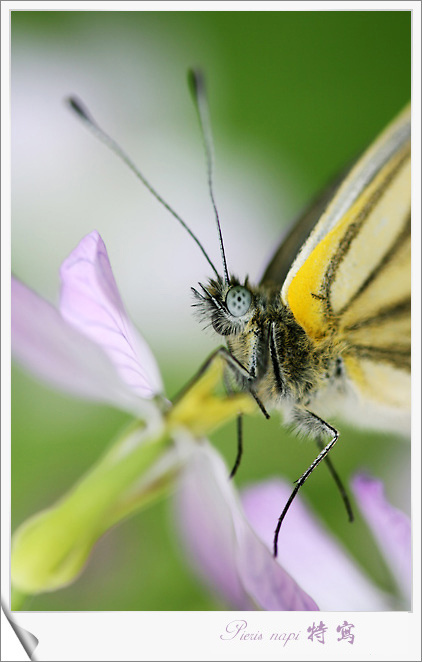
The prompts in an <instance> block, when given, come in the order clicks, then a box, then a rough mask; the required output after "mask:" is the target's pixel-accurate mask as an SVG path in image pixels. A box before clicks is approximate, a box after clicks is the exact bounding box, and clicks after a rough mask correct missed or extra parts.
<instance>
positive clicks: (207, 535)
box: [176, 443, 318, 611]
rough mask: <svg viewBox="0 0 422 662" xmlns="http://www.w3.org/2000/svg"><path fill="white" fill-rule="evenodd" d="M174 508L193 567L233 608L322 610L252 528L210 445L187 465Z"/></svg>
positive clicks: (194, 455)
mask: <svg viewBox="0 0 422 662" xmlns="http://www.w3.org/2000/svg"><path fill="white" fill-rule="evenodd" d="M176 505H177V513H178V518H179V521H180V526H181V531H182V536H183V540H184V543H185V545H186V547H187V550H188V553H189V556H190V558H191V560H192V563H193V565H194V566H195V567H196V569H197V570H198V571H199V573H200V574H201V576H202V578H203V579H204V580H205V581H206V582H207V583H208V584H209V586H210V587H211V588H212V589H214V590H215V591H217V592H218V593H220V594H221V595H222V596H223V597H224V599H225V600H226V601H227V603H228V604H230V606H231V607H233V608H235V609H253V608H255V609H256V608H258V609H266V610H285V611H293V610H299V611H300V610H303V611H314V610H317V609H318V607H317V605H316V604H315V602H314V601H313V600H312V599H311V598H310V597H309V595H307V594H306V593H305V592H304V591H303V590H302V589H301V588H300V587H299V585H298V584H297V583H296V582H295V581H294V580H293V579H292V577H291V576H290V575H289V574H288V573H287V572H286V571H285V570H284V569H283V568H282V567H281V565H280V564H279V563H277V561H275V560H274V558H273V556H272V553H271V551H270V550H268V549H267V548H266V547H265V545H264V544H263V543H262V542H261V541H260V540H259V538H258V537H257V536H256V534H255V533H254V531H253V530H252V528H251V527H250V526H249V524H248V522H247V521H246V519H245V516H244V514H243V511H242V508H241V505H240V502H239V500H238V498H237V495H236V492H235V490H234V488H233V485H232V483H231V481H229V478H228V470H227V467H226V466H225V465H224V463H223V461H222V460H221V458H220V456H219V455H218V454H217V453H216V452H215V451H214V450H213V449H212V447H210V446H209V445H208V444H206V443H203V444H201V445H200V446H198V447H197V448H196V449H195V451H194V452H193V454H192V457H191V459H190V461H189V462H188V463H187V466H186V469H185V471H184V473H183V476H182V478H181V484H180V489H179V491H178V493H177V497H176Z"/></svg>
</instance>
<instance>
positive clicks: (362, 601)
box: [242, 479, 391, 611]
mask: <svg viewBox="0 0 422 662" xmlns="http://www.w3.org/2000/svg"><path fill="white" fill-rule="evenodd" d="M292 487H293V486H292V485H288V484H286V483H284V482H282V481H281V480H280V479H273V480H269V481H266V482H263V483H259V484H257V485H254V486H252V487H249V488H247V489H245V490H243V491H242V503H243V507H244V509H245V514H246V516H247V518H248V520H249V522H250V524H251V525H252V527H253V529H254V530H255V531H256V533H257V535H258V536H259V537H260V538H261V540H263V541H264V543H265V544H266V545H267V547H268V548H269V549H272V545H273V537H274V529H275V525H276V523H277V520H278V518H279V516H280V514H281V511H282V510H283V507H284V505H285V504H286V502H287V500H288V498H289V496H290V494H291V491H292ZM351 526H352V525H351ZM278 560H279V563H280V564H281V565H282V566H283V568H285V570H286V571H287V572H289V573H290V574H291V575H292V577H294V578H295V580H296V581H297V582H298V583H299V584H300V586H301V587H302V589H303V590H304V591H306V592H307V593H308V594H309V595H312V597H313V599H314V600H315V601H316V602H317V604H318V606H319V608H320V609H321V610H323V611H327V610H330V611H382V610H388V609H391V603H390V602H389V601H388V600H387V599H386V597H385V596H384V594H383V593H381V591H379V590H378V589H377V588H376V587H375V586H374V585H373V584H372V583H371V581H370V580H369V579H368V578H367V577H366V576H365V575H364V573H363V572H362V570H361V569H360V568H359V567H358V566H357V564H356V563H355V562H354V561H353V560H352V558H351V557H350V556H349V555H348V554H347V552H346V551H345V549H344V548H343V547H342V545H341V544H340V543H339V541H338V540H336V539H335V538H334V536H333V535H332V534H330V533H329V532H328V531H327V529H326V528H325V527H324V526H323V525H322V523H321V522H319V521H318V520H317V518H316V517H315V516H314V515H311V513H310V512H309V511H308V509H307V508H306V507H305V505H304V504H303V502H302V500H301V498H300V497H299V496H298V497H296V499H295V501H294V502H293V504H292V505H291V507H290V510H289V512H288V514H287V516H286V519H285V520H284V522H283V525H282V528H281V531H280V536H279V541H278Z"/></svg>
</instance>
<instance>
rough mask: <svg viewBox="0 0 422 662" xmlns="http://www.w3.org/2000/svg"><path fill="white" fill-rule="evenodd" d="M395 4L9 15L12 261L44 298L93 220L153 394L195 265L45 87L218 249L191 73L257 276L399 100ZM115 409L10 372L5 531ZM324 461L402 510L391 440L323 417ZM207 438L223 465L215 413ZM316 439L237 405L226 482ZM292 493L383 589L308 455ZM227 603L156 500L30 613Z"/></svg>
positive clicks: (231, 243)
mask: <svg viewBox="0 0 422 662" xmlns="http://www.w3.org/2000/svg"><path fill="white" fill-rule="evenodd" d="M410 39H411V14H410V12H409V11H402V12H400V11H374V12H371V11H368V12H361V11H353V12H348V11H340V12H306V11H304V12H242V11H238V12H205V11H204V12H177V11H174V12H77V11H75V12H65V11H57V12H48V11H40V12H27V11H14V12H12V168H13V170H12V204H13V217H12V267H13V271H14V273H15V274H16V275H17V276H18V277H19V278H21V279H22V280H24V281H25V282H26V283H27V284H29V285H31V286H32V287H33V288H34V289H36V290H37V291H38V292H40V293H41V294H43V295H44V296H45V297H47V298H49V299H50V300H52V301H54V300H57V291H58V268H59V265H60V263H61V261H62V260H63V259H64V258H65V257H66V255H67V254H68V253H69V252H70V250H72V248H73V247H74V246H75V245H76V244H77V243H78V241H79V240H80V239H81V238H82V236H84V235H85V234H86V233H88V232H90V231H91V230H93V229H94V228H96V229H97V230H99V232H100V233H101V235H102V236H103V238H104V240H105V242H106V245H107V248H108V251H109V255H110V259H111V263H112V266H113V270H114V273H115V276H116V280H117V282H118V285H119V288H120V290H121V292H122V296H123V299H124V300H125V302H126V304H127V308H128V310H129V311H130V313H131V316H132V318H133V319H134V320H135V322H136V323H137V325H138V327H139V328H140V329H141V330H142V332H143V333H144V335H145V337H146V338H147V340H148V342H149V343H150V344H151V346H152V348H153V350H154V353H155V355H156V357H157V360H158V362H159V365H160V369H161V371H162V374H163V378H164V382H165V385H166V392H167V394H168V395H169V396H170V397H171V396H172V395H173V394H174V393H176V392H177V391H178V390H179V389H180V388H181V387H182V386H183V385H184V383H185V382H186V381H187V380H188V379H189V378H190V377H191V376H192V375H193V373H194V372H195V371H196V370H197V368H198V367H199V365H200V364H201V362H202V361H203V360H204V359H205V357H206V356H207V353H209V351H211V349H212V348H213V347H215V346H216V345H217V344H218V343H219V339H218V338H213V337H211V336H209V335H206V334H204V333H203V332H202V331H201V328H200V326H199V325H198V324H197V322H196V321H195V319H194V318H193V317H192V314H191V309H190V303H191V299H190V290H189V288H190V286H191V285H193V286H194V285H195V284H196V283H197V281H198V280H201V279H204V278H205V277H206V276H207V275H211V274H208V273H207V265H206V263H205V261H204V260H203V258H202V256H201V255H200V254H199V252H198V251H197V249H196V247H195V246H194V244H193V243H192V241H191V240H190V239H189V237H188V236H187V235H186V234H185V233H184V232H183V231H182V230H181V229H180V228H179V227H176V223H175V222H174V221H173V219H172V218H171V217H169V215H168V214H167V213H166V212H165V210H163V209H161V208H160V207H159V206H158V204H157V203H156V202H155V201H154V200H152V199H150V197H149V196H148V193H147V192H146V191H144V190H142V189H141V188H140V186H139V184H138V183H137V182H136V181H135V180H134V178H133V177H132V176H131V174H130V173H129V172H128V171H127V170H125V168H124V167H123V166H122V164H121V163H119V162H118V160H117V159H116V158H115V157H113V156H112V155H110V154H108V153H107V152H106V151H105V149H104V148H103V146H102V145H100V144H98V143H96V142H95V141H94V140H93V138H92V137H91V136H90V135H89V134H88V133H87V132H86V130H85V129H84V127H82V126H81V125H80V123H79V122H78V121H77V120H76V119H75V118H74V117H72V116H71V114H70V113H69V112H68V110H67V109H66V107H65V105H64V104H63V99H64V98H65V97H66V95H68V94H70V93H76V94H78V95H79V96H80V97H81V98H82V99H84V100H85V102H86V103H87V104H88V106H89V108H90V109H91V111H92V113H93V114H94V116H95V117H96V118H97V119H98V121H100V123H101V124H102V125H103V126H104V128H106V129H107V130H108V131H109V132H111V134H112V135H113V136H114V137H115V138H116V139H117V140H119V141H120V142H121V143H122V145H123V146H124V147H125V148H126V149H127V150H128V151H129V152H130V153H131V155H132V156H133V158H134V160H135V161H136V162H137V163H138V164H139V165H140V167H141V168H142V169H143V171H144V173H145V174H146V175H147V177H149V178H150V180H151V181H152V183H153V184H154V185H155V186H156V187H157V188H158V190H159V191H160V193H161V194H162V195H163V196H164V197H165V198H166V199H167V200H168V201H169V202H170V203H171V204H172V205H174V207H175V208H176V209H177V210H178V211H179V213H180V214H181V215H182V216H183V217H184V218H185V219H186V220H187V221H188V223H190V224H191V226H192V227H193V229H194V230H195V231H196V232H197V233H198V235H199V236H200V238H201V239H202V240H203V242H204V244H205V245H206V247H207V249H209V251H210V253H211V256H212V258H213V259H214V260H215V261H216V262H217V261H218V259H219V258H218V245H217V239H216V234H215V229H214V225H213V216H212V210H211V205H210V203H209V200H208V195H207V189H206V172H205V165H204V156H203V153H202V148H201V139H200V134H199V131H198V126H197V121H196V117H195V112H194V109H193V107H192V102H191V99H190V97H189V94H188V91H187V85H186V71H187V69H188V68H189V67H190V66H192V65H194V66H198V65H199V66H201V67H202V68H203V70H204V71H205V73H206V77H207V82H208V92H209V101H210V111H211V117H212V126H213V133H214V139H215V153H216V198H217V202H218V205H219V210H220V216H221V219H222V224H223V233H224V237H225V241H226V249H227V257H228V262H229V268H230V269H231V270H232V271H234V272H235V273H237V274H239V275H240V276H242V277H243V275H244V274H245V273H249V275H250V277H251V279H252V280H256V279H257V278H259V274H260V272H261V271H262V269H263V268H264V266H265V261H266V260H267V259H268V257H269V256H270V255H271V252H272V251H273V250H274V249H275V247H276V245H277V242H278V240H279V237H280V235H281V233H282V230H283V228H284V227H285V226H286V225H287V224H288V223H289V221H290V220H291V219H292V218H293V217H294V216H295V214H297V213H298V212H299V211H300V209H301V208H302V206H303V205H304V204H306V202H307V201H308V200H309V199H310V198H311V197H312V195H314V194H315V193H316V192H317V191H318V190H319V189H320V187H321V186H323V185H324V184H325V183H326V182H327V181H328V180H329V179H330V177H331V176H333V175H335V174H336V172H337V171H338V170H339V169H341V168H342V167H343V166H344V165H345V164H348V163H349V162H350V160H351V159H353V158H354V157H355V156H357V155H358V154H359V152H360V151H361V150H362V149H363V148H365V147H366V146H367V144H368V143H369V142H370V141H371V140H372V139H373V138H374V137H375V136H376V135H377V133H378V132H379V131H380V130H381V129H382V128H383V127H384V126H385V124H386V123H387V122H388V121H389V120H391V119H392V118H393V117H394V115H395V114H396V113H397V112H398V111H399V110H400V109H401V108H402V107H403V105H404V104H405V103H406V102H407V101H408V100H409V99H410V77H411V69H410V57H411V53H410ZM127 420H128V417H127V416H126V415H125V414H123V413H121V412H117V411H114V410H112V409H107V408H106V407H102V406H94V405H91V404H88V403H85V402H79V401H76V400H72V399H69V398H67V397H65V396H63V395H61V394H58V393H54V392H52V391H51V390H49V389H48V388H47V387H44V386H42V385H40V384H38V383H36V382H35V381H34V380H32V379H31V378H30V377H28V376H27V375H26V374H25V373H24V372H22V371H21V370H20V369H19V368H14V369H13V373H12V530H13V529H15V528H16V526H18V525H19V524H20V523H21V522H22V521H23V520H25V519H26V518H27V517H28V516H30V515H31V514H33V513H35V512H37V511H39V510H40V509H42V508H44V507H46V506H48V505H50V504H51V503H52V502H53V501H54V500H55V499H57V498H58V497H59V496H60V495H61V494H63V492H64V491H65V490H66V489H67V488H69V487H70V486H72V485H73V483H74V482H75V481H76V480H77V479H78V477H79V476H81V474H82V473H83V472H84V471H86V470H87V469H88V468H89V467H90V466H91V465H92V463H93V462H95V460H96V459H97V458H98V457H99V456H100V454H101V453H102V452H103V450H104V449H105V448H107V447H108V445H109V444H110V442H111V441H112V440H113V438H114V437H115V435H116V434H117V432H118V431H119V430H120V429H121V428H122V426H123V425H124V424H125V423H126V422H127ZM340 429H341V433H342V435H341V440H340V443H339V444H338V447H336V450H335V451H334V453H333V456H332V457H333V460H335V465H336V467H337V468H338V469H339V471H340V473H341V475H342V477H343V478H344V479H345V480H348V479H349V478H350V476H351V475H352V474H353V472H354V471H355V470H356V469H357V468H365V469H367V470H368V471H370V472H372V473H373V474H375V475H377V476H380V477H382V478H383V479H384V480H385V482H386V490H387V494H388V496H389V498H390V499H391V500H392V502H393V503H394V504H396V505H398V506H400V507H402V508H404V509H405V510H407V511H409V510H410V496H409V490H410V485H409V462H410V449H409V445H408V444H407V442H403V441H402V440H399V439H397V438H394V437H393V436H391V437H389V436H388V435H386V434H368V433H367V432H364V431H360V432H357V431H355V430H352V429H350V428H348V427H347V426H344V425H343V424H341V425H340ZM212 441H213V443H214V444H215V445H216V446H217V447H218V448H219V449H220V450H221V452H222V454H223V455H224V456H225V457H226V458H227V461H228V463H229V464H231V463H232V462H233V459H234V457H235V443H236V442H235V427H234V424H233V425H231V426H228V427H227V429H224V430H222V431H220V432H219V433H218V434H215V435H214V437H213V439H212ZM314 456H315V448H314V445H313V444H312V443H306V442H298V441H297V439H296V438H295V437H294V436H292V435H290V434H289V433H288V432H286V431H285V430H283V429H282V427H281V426H280V421H279V420H277V417H276V416H275V417H273V419H272V420H271V421H270V422H266V421H265V420H261V419H260V418H259V417H257V418H254V419H251V420H248V421H246V424H245V453H244V458H243V462H242V465H241V468H240V470H239V472H238V475H237V478H236V482H237V484H238V485H239V486H241V485H243V484H246V483H249V482H251V481H255V480H259V479H264V478H266V477H269V476H273V475H280V476H283V477H286V478H287V479H288V480H290V481H292V480H294V479H296V478H297V477H298V476H299V475H300V474H301V473H302V472H303V470H304V469H305V468H306V467H307V466H308V465H309V464H310V462H311V461H312V459H313V458H314ZM304 492H305V494H304V498H306V500H307V502H308V503H309V504H312V507H313V508H314V509H315V511H317V512H318V514H319V516H320V517H321V518H323V519H324V520H325V521H326V522H327V523H328V525H330V526H331V527H332V528H333V529H335V531H336V534H337V535H338V536H339V538H340V539H341V540H342V541H343V542H344V544H345V545H347V546H348V547H349V549H350V550H351V551H352V553H353V554H354V555H355V557H356V559H357V560H358V562H359V563H360V564H361V566H362V567H363V568H364V569H365V570H366V571H367V572H368V573H369V574H371V575H372V577H373V578H374V579H375V580H376V581H377V582H378V583H379V585H380V586H381V587H383V588H386V589H389V588H391V583H390V578H389V576H388V573H387V571H386V569H385V567H384V564H383V563H382V561H381V559H380V557H379V554H378V551H377V549H376V547H375V545H374V544H373V543H372V540H371V538H370V537H368V535H367V531H366V529H365V526H364V525H363V523H362V522H361V521H357V522H355V523H354V524H353V525H349V524H348V523H347V521H346V518H345V515H344V512H343V505H342V503H341V501H340V498H339V497H338V496H337V493H336V490H335V488H334V486H333V484H332V481H331V480H330V478H329V476H328V472H327V471H326V469H325V468H324V467H322V468H321V469H320V470H319V471H317V472H315V474H314V475H313V477H312V479H311V480H310V481H309V483H307V486H306V488H305V489H304ZM225 607H226V606H225V605H224V604H223V603H221V602H220V601H219V599H218V598H217V597H215V596H212V595H211V594H210V593H209V592H208V591H207V589H205V588H204V587H203V586H202V585H201V584H200V583H198V582H197V580H196V579H195V577H194V575H193V574H192V572H191V570H190V568H189V565H188V562H187V560H186V558H185V555H184V553H183V549H182V547H181V545H180V541H179V538H178V535H177V526H176V524H175V522H174V521H173V510H172V503H171V499H167V500H165V501H162V502H160V503H158V504H156V505H155V506H153V507H151V508H150V509H149V510H146V511H145V512H142V513H140V514H138V515H137V516H136V517H133V518H132V519H131V520H128V521H126V522H125V523H123V524H122V525H120V526H119V527H117V528H115V529H113V530H112V531H111V532H109V533H108V534H107V535H106V536H104V538H103V539H102V540H101V541H100V542H99V543H98V545H97V546H96V548H95V550H94V553H93V555H92V557H91V560H90V562H89V564H88V566H87V568H86V570H85V571H84V573H83V574H82V576H81V577H80V578H79V579H78V581H77V582H76V583H75V584H74V585H72V586H70V587H69V588H67V589H64V590H61V591H58V592H56V593H51V594H46V595H40V596H37V597H33V598H31V599H30V600H28V601H27V603H26V605H25V606H24V608H25V609H30V610H53V611H60V610H66V611H67V610H69V611H72V610H202V609H208V610H210V609H224V608H225Z"/></svg>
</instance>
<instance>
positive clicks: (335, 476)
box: [317, 439, 355, 522]
mask: <svg viewBox="0 0 422 662" xmlns="http://www.w3.org/2000/svg"><path fill="white" fill-rule="evenodd" d="M317 446H318V448H319V449H320V450H322V449H323V448H324V444H323V443H322V441H321V440H320V439H317ZM324 462H325V464H326V465H327V467H328V470H329V472H330V474H331V476H332V477H333V480H334V482H335V484H336V485H337V487H338V491H339V492H340V496H341V498H342V499H343V503H344V506H345V508H346V511H347V515H348V517H349V522H353V521H354V519H355V517H354V515H353V509H352V505H351V503H350V499H349V496H348V494H347V492H346V488H345V487H344V485H343V483H342V480H341V478H340V476H339V475H338V473H337V471H336V470H335V468H334V465H333V463H332V462H331V460H330V457H329V456H328V455H326V456H325V460H324Z"/></svg>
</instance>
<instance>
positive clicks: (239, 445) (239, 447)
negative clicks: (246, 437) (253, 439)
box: [229, 415, 243, 478]
mask: <svg viewBox="0 0 422 662" xmlns="http://www.w3.org/2000/svg"><path fill="white" fill-rule="evenodd" d="M242 453H243V418H242V416H241V415H240V416H238V417H237V455H236V459H235V462H234V465H233V469H232V470H231V472H230V476H229V478H233V476H234V475H235V473H236V471H237V470H238V468H239V465H240V460H241V459H242Z"/></svg>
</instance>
